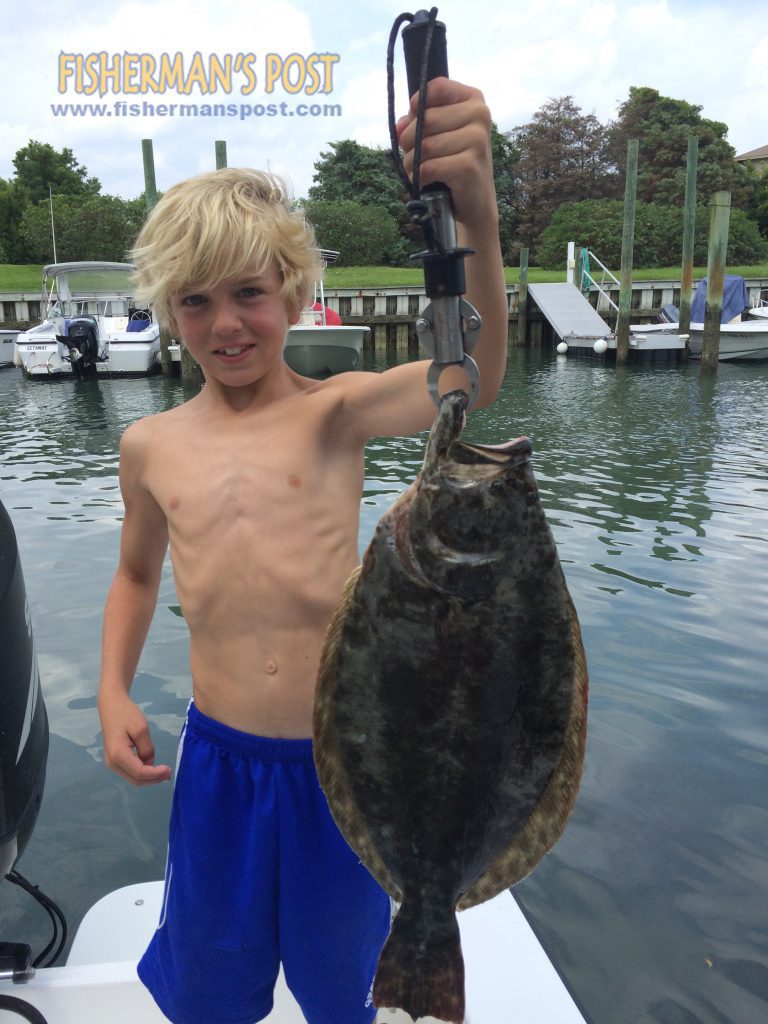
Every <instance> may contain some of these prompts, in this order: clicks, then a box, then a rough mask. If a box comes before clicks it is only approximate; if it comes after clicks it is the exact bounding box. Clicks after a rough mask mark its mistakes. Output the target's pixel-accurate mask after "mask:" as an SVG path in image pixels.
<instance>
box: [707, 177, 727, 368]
mask: <svg viewBox="0 0 768 1024" xmlns="http://www.w3.org/2000/svg"><path fill="white" fill-rule="evenodd" d="M730 219H731V193H730V192H715V194H714V195H713V196H712V198H711V199H710V201H709V251H708V255H707V308H706V312H705V313H704V337H703V338H702V341H701V368H702V370H707V371H708V372H710V373H712V372H713V371H714V370H716V369H717V360H718V357H719V355H720V317H721V314H722V311H723V283H724V277H725V260H726V252H727V250H728V226H729V223H730Z"/></svg>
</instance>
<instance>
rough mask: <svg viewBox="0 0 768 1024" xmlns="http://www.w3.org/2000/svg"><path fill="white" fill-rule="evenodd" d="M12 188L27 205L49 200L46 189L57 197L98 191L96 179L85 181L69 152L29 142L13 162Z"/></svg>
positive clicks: (77, 164)
mask: <svg viewBox="0 0 768 1024" xmlns="http://www.w3.org/2000/svg"><path fill="white" fill-rule="evenodd" d="M13 166H14V167H15V168H16V184H17V185H18V186H19V188H20V189H21V190H22V191H23V192H24V194H25V195H26V198H27V201H28V202H30V203H39V202H42V201H43V200H47V199H48V197H49V194H50V193H49V191H48V188H49V186H50V189H51V192H54V193H56V194H57V195H67V196H94V195H97V194H98V193H99V192H100V190H101V184H100V182H99V180H98V179H97V178H89V177H88V171H87V170H86V168H85V167H82V166H81V165H80V164H79V163H78V162H77V160H76V159H75V156H74V154H73V152H72V150H71V149H66V148H65V149H62V150H61V151H59V150H56V149H54V148H53V146H51V145H49V144H48V143H47V142H37V141H36V140H35V139H30V141H29V142H28V143H27V145H26V146H25V147H24V148H23V149H20V150H18V151H17V153H16V156H15V157H14V158H13Z"/></svg>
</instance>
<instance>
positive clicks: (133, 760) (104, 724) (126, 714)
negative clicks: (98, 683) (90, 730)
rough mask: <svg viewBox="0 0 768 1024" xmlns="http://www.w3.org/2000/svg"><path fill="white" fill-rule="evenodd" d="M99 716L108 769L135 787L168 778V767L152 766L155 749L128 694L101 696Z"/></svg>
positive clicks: (169, 770) (142, 716)
mask: <svg viewBox="0 0 768 1024" xmlns="http://www.w3.org/2000/svg"><path fill="white" fill-rule="evenodd" d="M99 714H100V716H101V728H102V732H103V734H104V761H105V763H106V764H107V767H109V768H111V769H112V771H114V772H117V774H118V775H120V776H122V778H124V779H127V781H128V782H130V783H132V784H133V785H134V786H148V785H152V784H153V783H156V782H166V781H167V780H168V779H170V777H171V769H170V767H169V766H168V765H166V764H158V765H156V764H155V763H154V761H155V747H154V744H153V743H152V737H151V736H150V733H149V725H148V724H147V720H146V718H145V717H144V715H143V713H142V711H141V710H140V708H138V707H137V706H136V704H134V703H133V701H132V700H131V699H130V698H129V697H128V696H127V695H123V694H121V695H112V696H110V697H109V698H108V699H106V698H104V697H100V698H99Z"/></svg>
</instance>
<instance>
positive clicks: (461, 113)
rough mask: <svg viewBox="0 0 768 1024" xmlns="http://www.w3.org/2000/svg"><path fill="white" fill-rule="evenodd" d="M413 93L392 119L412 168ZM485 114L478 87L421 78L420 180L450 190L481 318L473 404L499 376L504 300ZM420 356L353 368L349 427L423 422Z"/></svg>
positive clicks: (452, 377)
mask: <svg viewBox="0 0 768 1024" xmlns="http://www.w3.org/2000/svg"><path fill="white" fill-rule="evenodd" d="M415 106H416V97H414V98H413V99H412V101H411V111H410V113H409V114H408V115H406V116H405V117H403V118H401V119H400V121H399V122H398V126H397V127H398V136H399V140H400V145H401V147H402V149H403V154H404V157H403V159H404V164H405V168H406V171H407V172H408V174H409V175H411V176H412V174H413V156H414V153H413V150H414V143H415V135H416V116H415ZM490 123H491V115H490V111H489V110H488V107H487V106H486V104H485V100H484V98H483V95H482V93H481V92H479V91H478V90H477V89H474V88H472V87H471V86H467V85H462V84H461V83H460V82H454V81H452V80H450V79H447V78H436V79H434V80H433V81H431V82H430V83H429V86H428V90H427V109H426V115H425V120H424V136H423V141H422V150H421V167H420V179H421V184H422V185H427V184H429V183H430V182H433V181H441V182H443V183H444V184H446V185H447V186H448V187H449V188H450V189H451V194H452V199H453V206H454V211H455V216H456V223H457V232H458V241H459V245H460V246H467V247H469V248H472V249H474V250H475V254H474V255H472V256H468V257H467V259H466V261H465V271H466V281H467V293H466V297H467V299H468V300H469V301H470V302H471V303H472V305H473V306H475V308H476V309H477V310H478V312H479V313H480V315H481V317H482V321H483V324H482V330H481V333H480V339H479V341H478V344H477V347H476V348H475V350H474V351H473V353H472V358H473V359H474V360H475V362H476V363H477V364H478V367H479V370H480V394H479V398H478V403H477V404H478V406H485V405H490V404H491V403H492V402H493V401H494V399H495V398H496V395H497V394H498V390H499V387H500V385H501V382H502V379H503V377H504V369H505V366H506V358H507V331H508V305H507V292H506V283H505V280H504V268H503V264H502V259H501V246H500V242H499V226H498V224H499V221H498V207H497V205H496V192H495V188H494V182H493V161H492V156H491V140H490ZM427 366H428V363H426V362H418V363H409V364H405V365H401V366H397V367H393V368H392V369H391V370H388V371H386V372H385V373H381V374H355V375H353V376H354V377H355V378H357V379H356V380H355V381H354V382H347V383H348V384H349V383H351V385H352V386H351V388H350V393H349V396H348V400H347V405H348V408H349V412H350V417H351V418H353V419H354V424H355V426H354V429H357V430H359V431H360V432H361V433H363V434H364V435H365V436H368V437H371V436H375V435H402V434H410V433H413V432H415V431H417V430H424V429H426V428H427V427H429V426H430V425H431V424H432V422H433V420H434V417H435V406H434V404H433V403H432V400H431V398H430V397H429V395H428V393H427V383H426V373H427ZM456 387H463V388H467V381H466V377H465V375H464V372H463V371H462V370H460V369H456V368H449V369H447V370H446V371H444V373H443V374H442V375H441V378H440V382H439V388H440V392H441V394H444V393H445V392H446V391H450V390H451V389H452V388H456Z"/></svg>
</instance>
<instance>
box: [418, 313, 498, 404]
mask: <svg viewBox="0 0 768 1024" xmlns="http://www.w3.org/2000/svg"><path fill="white" fill-rule="evenodd" d="M481 326H482V321H481V318H480V314H479V313H478V312H477V310H476V309H475V307H474V306H473V305H472V304H471V303H470V302H467V300H466V299H465V298H463V297H462V296H460V295H451V296H447V297H445V298H438V299H435V300H434V301H433V302H430V304H429V305H428V306H427V307H426V309H425V310H424V312H423V313H422V315H421V316H420V317H419V319H418V320H417V321H416V333H417V334H418V336H419V343H420V345H421V347H422V348H423V349H424V351H425V352H426V353H427V355H429V356H431V357H432V363H431V365H430V367H429V370H428V372H427V389H428V391H429V394H430V396H431V398H432V401H433V402H434V403H435V405H436V406H437V407H438V408H439V407H440V397H441V396H440V391H439V389H438V382H439V380H440V375H441V373H442V372H443V370H444V369H446V367H448V366H460V367H461V368H462V370H464V374H465V376H466V378H467V381H468V384H469V387H468V389H467V391H468V394H469V402H468V403H467V410H469V409H471V408H472V407H473V406H474V405H475V403H476V401H477V396H478V393H479V391H480V371H479V369H478V366H477V363H476V362H475V361H474V359H473V358H472V357H471V355H470V352H472V350H473V349H474V347H475V345H476V344H477V339H478V337H479V336H480V328H481Z"/></svg>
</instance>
